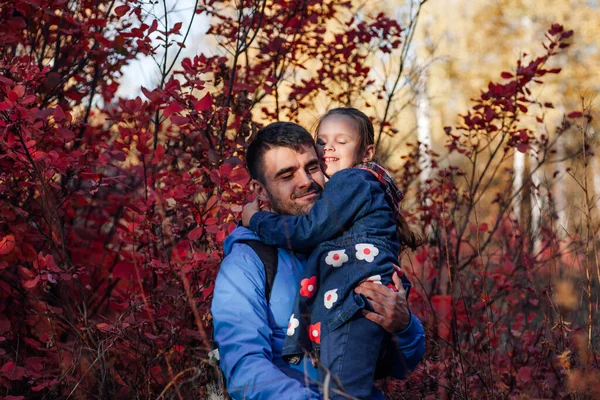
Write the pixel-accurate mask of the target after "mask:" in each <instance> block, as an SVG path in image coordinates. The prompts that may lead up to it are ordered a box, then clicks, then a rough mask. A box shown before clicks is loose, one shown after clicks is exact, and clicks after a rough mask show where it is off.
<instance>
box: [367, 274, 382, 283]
mask: <svg viewBox="0 0 600 400" xmlns="http://www.w3.org/2000/svg"><path fill="white" fill-rule="evenodd" d="M365 280H366V281H367V282H373V283H378V284H380V285H381V275H373V276H370V277H368V278H367V279H365Z"/></svg>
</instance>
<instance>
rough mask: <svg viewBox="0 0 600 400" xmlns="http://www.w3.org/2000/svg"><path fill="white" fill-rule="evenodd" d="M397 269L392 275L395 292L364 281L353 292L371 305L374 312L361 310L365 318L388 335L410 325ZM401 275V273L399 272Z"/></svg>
mask: <svg viewBox="0 0 600 400" xmlns="http://www.w3.org/2000/svg"><path fill="white" fill-rule="evenodd" d="M398 270H399V268H398V267H396V271H395V272H394V274H393V275H392V280H393V281H394V285H395V286H396V289H397V290H394V289H392V288H388V287H386V286H383V285H381V284H379V283H374V282H368V281H364V282H362V283H361V284H360V285H358V286H357V287H356V288H355V289H354V291H355V292H356V293H359V294H362V295H363V296H365V297H366V298H367V299H369V302H370V303H371V307H372V308H373V310H374V311H375V312H372V311H367V310H363V314H364V315H365V318H367V319H368V320H371V321H373V322H375V323H376V324H379V325H380V326H381V327H382V328H383V329H385V330H386V331H388V332H390V333H398V332H400V331H402V330H403V329H405V328H406V327H407V326H408V324H409V323H410V312H409V311H408V304H407V302H406V292H405V290H404V286H402V280H401V279H400V276H399V275H398ZM400 273H402V271H400Z"/></svg>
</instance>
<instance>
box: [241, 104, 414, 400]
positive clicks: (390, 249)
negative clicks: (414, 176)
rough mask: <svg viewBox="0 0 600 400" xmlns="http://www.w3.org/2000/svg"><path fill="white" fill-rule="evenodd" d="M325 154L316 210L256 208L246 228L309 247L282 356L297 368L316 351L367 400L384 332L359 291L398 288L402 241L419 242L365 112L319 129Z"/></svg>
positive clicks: (348, 112)
mask: <svg viewBox="0 0 600 400" xmlns="http://www.w3.org/2000/svg"><path fill="white" fill-rule="evenodd" d="M317 152H318V155H319V158H320V160H321V164H322V169H323V172H324V173H325V175H326V176H328V177H329V178H330V179H329V181H328V183H327V184H326V185H325V190H324V191H323V193H322V197H321V199H320V200H318V201H316V202H315V204H314V205H313V207H312V208H311V210H310V213H309V214H308V215H301V216H291V215H278V214H274V213H270V212H257V211H258V210H257V209H256V202H254V203H250V204H248V205H247V206H246V207H245V210H244V225H246V226H249V227H250V229H252V230H253V231H255V232H256V234H257V235H258V236H259V237H260V238H261V239H262V240H263V241H264V242H265V243H267V244H270V245H274V246H277V247H286V248H291V249H292V250H295V251H311V255H310V258H309V260H308V263H307V266H306V268H305V271H304V279H303V280H302V281H301V287H300V291H299V295H298V297H297V298H296V305H295V307H294V313H293V314H292V316H291V317H290V322H289V325H288V330H287V335H288V336H287V339H286V342H285V344H284V348H283V355H284V356H285V357H286V358H287V359H288V360H291V362H294V360H295V359H297V360H300V357H299V356H301V355H302V354H303V353H304V352H306V351H309V352H311V354H312V356H313V357H317V358H319V360H320V362H321V364H322V366H324V367H325V371H324V370H323V369H322V368H320V369H319V373H320V377H321V378H322V377H323V374H324V373H326V372H327V371H329V372H330V373H331V376H332V377H333V378H334V379H333V380H332V382H335V381H337V382H338V383H339V384H338V389H339V390H341V391H343V392H345V393H347V394H349V395H352V396H354V397H357V398H360V399H363V398H364V399H367V398H369V397H370V396H371V390H372V387H373V380H374V375H375V369H376V364H377V361H378V359H379V358H380V350H381V349H382V342H383V341H384V338H385V337H386V332H385V331H384V330H383V328H381V327H380V326H379V325H378V324H376V323H374V322H371V321H369V320H368V319H366V318H365V317H364V316H363V314H362V313H361V312H360V311H361V309H365V308H366V309H370V306H369V304H368V301H367V300H366V299H365V298H364V297H362V296H361V295H358V294H356V293H354V288H355V287H356V286H357V285H358V284H359V283H360V282H361V281H364V280H369V281H372V282H376V283H380V284H383V285H393V284H392V274H393V272H394V264H396V263H398V255H399V253H400V249H401V244H407V245H409V246H411V247H414V245H415V238H414V235H412V233H411V232H410V231H409V230H408V229H407V225H406V223H405V221H404V219H403V218H402V216H401V215H400V213H399V209H398V206H399V204H398V203H399V202H400V201H401V200H402V193H401V192H400V190H399V189H398V188H397V187H396V185H395V183H394V180H393V178H392V177H391V176H390V174H389V173H388V172H387V171H386V170H385V169H383V168H382V167H381V166H379V165H378V164H377V163H375V162H373V161H372V160H373V156H374V153H375V146H374V130H373V125H372V124H371V122H370V120H369V118H368V117H367V116H366V115H365V114H364V113H362V112H360V111H358V110H356V109H354V108H337V109H333V110H331V111H329V112H328V113H327V114H326V115H325V116H324V117H323V118H322V119H321V121H320V122H319V124H318V126H317ZM403 283H404V284H405V285H409V284H408V281H407V280H406V279H405V278H404V280H403ZM333 398H337V396H333Z"/></svg>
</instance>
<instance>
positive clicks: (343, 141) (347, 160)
mask: <svg viewBox="0 0 600 400" xmlns="http://www.w3.org/2000/svg"><path fill="white" fill-rule="evenodd" d="M360 139H361V138H360V133H359V132H358V126H357V123H356V122H355V121H354V120H353V119H352V118H350V117H348V116H346V115H335V114H334V115H330V116H328V117H326V118H325V119H324V120H323V121H321V125H320V126H319V131H318V132H317V152H318V156H319V159H320V160H321V169H323V172H324V173H325V175H327V176H328V177H331V176H332V175H333V174H335V173H336V172H338V171H341V170H343V169H346V168H351V167H353V166H355V165H356V164H358V163H360V162H361V161H363V162H365V161H370V158H372V156H371V157H365V159H362V160H361V157H359V155H358V154H356V152H357V150H358V148H359V145H360ZM366 158H369V159H366Z"/></svg>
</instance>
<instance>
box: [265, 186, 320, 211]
mask: <svg viewBox="0 0 600 400" xmlns="http://www.w3.org/2000/svg"><path fill="white" fill-rule="evenodd" d="M322 191H323V188H322V187H321V186H319V184H317V183H316V182H313V183H312V184H311V185H310V186H309V187H308V188H306V189H305V190H302V191H298V192H294V193H293V194H292V198H291V199H285V200H279V199H276V198H275V197H273V196H271V194H270V193H268V192H267V194H268V196H269V202H270V203H271V208H272V209H273V211H275V212H276V213H278V214H282V215H305V214H308V213H309V212H310V209H311V208H312V206H313V204H314V203H310V204H298V203H296V202H295V201H294V200H295V199H297V198H298V197H302V196H304V195H306V194H308V193H312V192H314V193H316V194H317V195H319V196H320V195H321V192H322Z"/></svg>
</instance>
